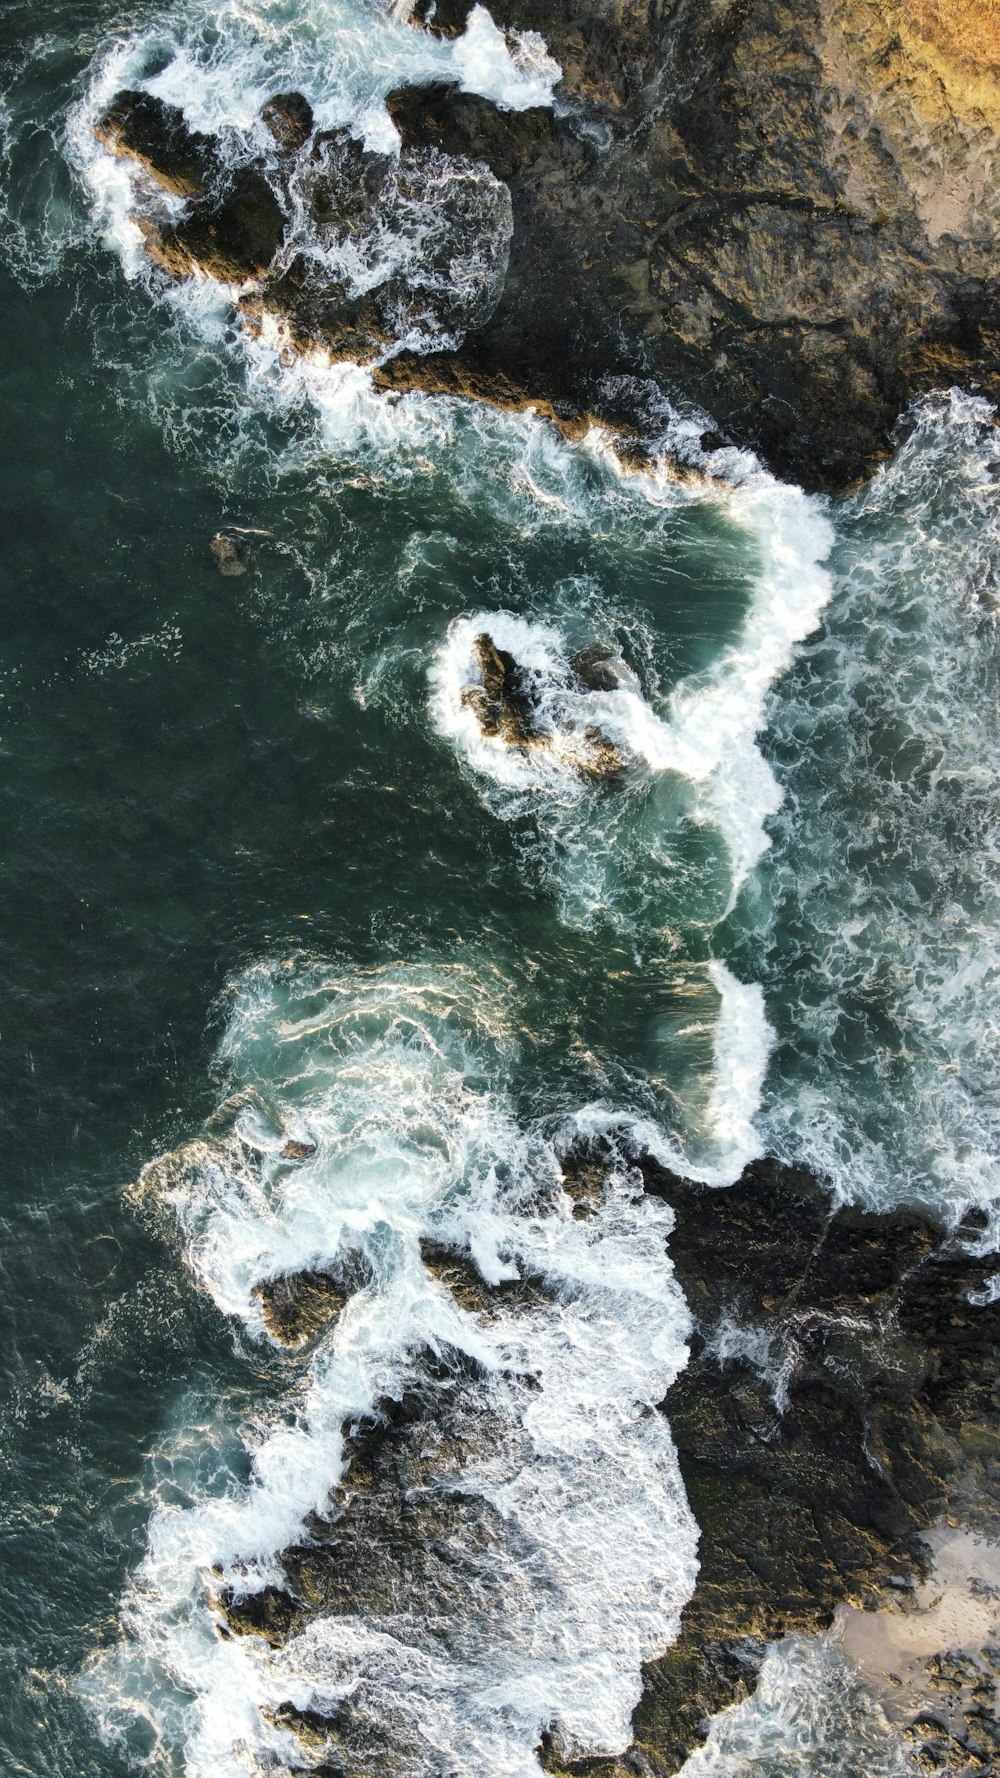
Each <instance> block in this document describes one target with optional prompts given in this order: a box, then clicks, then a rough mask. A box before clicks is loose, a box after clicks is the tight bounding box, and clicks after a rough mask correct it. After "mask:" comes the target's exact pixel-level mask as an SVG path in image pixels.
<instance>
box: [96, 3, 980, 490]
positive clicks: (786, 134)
mask: <svg viewBox="0 0 1000 1778" xmlns="http://www.w3.org/2000/svg"><path fill="white" fill-rule="evenodd" d="M469 10H470V9H469V6H468V4H467V3H466V0H441V4H439V5H437V6H436V7H433V8H431V7H430V6H427V7H426V8H424V14H425V16H426V26H425V27H423V28H428V29H431V30H434V31H437V32H452V33H454V32H456V31H458V30H459V29H460V28H462V27H463V26H464V24H465V21H466V19H467V16H468V12H469ZM958 10H963V11H964V12H966V13H969V14H970V15H971V14H976V16H977V17H978V16H979V14H980V13H981V12H982V8H981V7H977V6H975V5H974V4H973V0H968V4H967V5H966V6H965V7H964V8H959V9H958ZM953 14H956V8H955V7H954V6H952V8H951V11H950V12H947V9H945V11H942V9H941V8H935V7H933V6H931V5H930V4H927V5H920V6H916V5H906V4H902V3H900V0H896V3H895V4H890V5H889V6H885V7H879V8H876V7H875V6H874V5H873V4H871V3H870V0H810V3H809V4H808V5H807V6H805V7H804V8H803V7H801V6H799V7H795V8H791V7H789V6H787V5H785V4H782V3H781V0H715V3H714V4H713V5H711V6H705V5H703V4H698V5H695V4H694V0H677V3H674V4H665V5H659V4H658V5H656V6H655V7H653V8H651V9H645V8H635V9H633V8H630V7H628V6H626V5H624V4H611V3H610V0H574V4H572V5H570V4H568V0H560V3H558V4H555V5H550V4H547V5H545V6H542V5H541V4H539V0H509V3H508V4H507V5H506V6H505V7H504V6H502V7H500V9H499V11H498V12H497V14H496V16H497V19H498V22H499V23H500V24H501V25H502V26H504V27H509V28H511V29H520V30H523V29H533V30H537V31H539V32H541V33H542V34H543V35H544V37H545V40H546V42H547V44H548V45H549V47H550V49H551V51H552V53H553V54H554V56H555V57H556V58H557V59H558V61H559V63H560V65H561V67H562V69H563V77H562V80H561V82H560V83H559V86H558V88H557V91H556V104H555V107H554V108H553V109H549V108H547V107H537V108H534V109H530V110H527V111H509V110H501V109H500V108H498V107H497V106H496V105H495V104H493V103H492V102H490V101H489V100H486V99H482V98H478V97H476V96H474V95H472V94H468V93H464V92H462V91H460V90H459V88H458V86H457V85H450V86H449V85H440V84H438V85H432V86H424V87H409V88H405V89H402V90H400V91H398V92H396V93H394V94H391V95H390V96H389V99H388V108H389V111H390V113H391V115H392V117H393V120H394V122H395V124H396V126H397V128H398V130H399V132H400V137H401V141H402V153H401V155H400V157H399V158H398V159H396V160H393V157H391V156H385V155H375V154H370V153H368V152H367V151H366V150H365V149H364V148H363V146H362V144H361V143H360V142H358V141H357V140H356V139H355V138H354V137H352V136H351V135H350V134H349V132H348V131H346V130H341V131H327V132H317V131H316V130H315V129H314V128H313V120H312V116H311V112H310V110H309V107H308V104H307V102H306V101H305V100H304V99H303V98H302V96H301V95H299V94H278V95H275V96H274V98H273V99H272V100H271V101H269V103H268V104H267V105H266V106H265V107H264V113H263V117H264V121H265V123H266V125H267V129H268V132H269V137H268V140H269V144H270V146H269V147H268V148H267V150H266V152H262V150H261V147H260V143H259V141H256V140H255V143H250V142H249V140H248V142H247V143H245V144H244V145H243V147H242V148H241V151H240V155H239V156H238V157H237V161H236V163H234V164H230V163H229V162H227V161H226V159H225V157H224V156H223V155H222V152H221V147H220V143H219V141H218V139H215V138H207V137H204V136H200V135H198V133H197V132H194V131H191V130H189V129H187V126H186V125H185V124H184V120H183V118H182V116H181V114H180V113H179V112H175V111H173V110H172V108H171V107H169V106H166V105H164V104H162V102H160V101H158V100H156V99H154V98H151V97H150V95H148V94H141V93H122V94H119V95H118V96H117V98H116V99H115V101H114V102H113V104H112V105H111V106H110V107H109V108H108V110H107V111H106V113H105V114H104V116H103V117H102V119H101V120H100V121H99V123H98V125H97V133H98V136H99V137H100V139H101V140H102V141H103V142H104V143H105V144H106V145H107V146H108V147H109V148H111V149H112V150H113V151H115V152H117V153H120V154H123V155H126V156H130V157H131V158H132V159H133V160H135V161H136V162H137V163H138V164H139V165H140V166H141V167H142V169H143V172H144V176H145V177H146V178H147V180H148V181H149V192H155V189H156V188H158V189H159V190H160V191H161V192H162V191H167V192H169V193H171V194H172V195H173V197H174V198H182V199H184V200H185V201H186V202H187V204H188V206H189V209H188V214H187V215H186V216H185V217H184V218H182V219H180V220H178V219H177V217H176V215H175V214H173V213H171V214H169V215H166V216H165V215H164V214H163V213H162V212H161V211H159V210H158V206H157V201H156V199H155V195H154V196H153V197H152V198H150V195H149V192H148V193H147V197H146V200H144V202H143V203H142V204H141V205H140V208H139V211H138V212H137V219H138V221H139V225H140V227H141V229H142V232H143V236H144V240H145V244H146V247H147V251H148V252H149V253H150V254H151V256H152V257H153V258H155V259H156V260H157V261H158V262H159V263H160V264H161V265H162V266H163V267H164V268H165V270H167V271H168V272H169V273H170V274H171V275H173V276H187V275H189V274H190V273H191V272H192V271H200V272H201V273H203V274H205V275H208V276H212V277H217V278H220V279H221V280H222V281H223V282H226V283H229V284H232V285H233V286H234V300H236V301H238V303H239V306H240V309H241V310H242V312H243V314H244V318H245V319H246V321H247V323H248V325H249V326H251V327H254V328H257V329H262V328H266V327H268V326H273V327H275V328H276V329H277V332H278V334H279V335H280V338H281V340H282V341H283V343H284V345H285V347H286V349H289V350H292V351H300V352H303V351H304V352H314V351H318V352H321V353H323V354H324V355H325V356H327V357H329V358H331V359H337V358H352V359H357V360H360V361H361V362H366V363H370V364H372V365H373V367H374V379H375V383H376V386H377V387H378V388H379V389H382V390H397V391H406V390H412V389H421V390H425V391H430V392H440V393H447V394H457V395H465V396H469V397H472V398H475V399H479V400H484V401H489V402H493V403H496V404H498V405H501V406H508V407H524V406H528V405H531V406H534V407H536V408H537V409H539V410H540V411H541V412H543V413H545V414H547V415H548V416H549V417H550V418H551V419H552V420H553V421H554V422H555V423H556V424H557V425H558V426H560V427H561V428H562V430H564V431H565V432H567V433H568V434H569V435H571V436H574V435H579V434H580V433H581V432H582V431H583V430H584V429H585V428H586V426H587V425H588V424H589V423H590V421H591V420H592V419H598V420H600V421H601V422H603V423H604V424H606V425H609V426H612V427H616V428H619V429H621V430H622V431H625V432H627V433H632V434H635V435H636V436H638V437H640V438H641V437H649V436H651V435H652V434H654V433H655V432H656V431H657V430H658V429H660V428H661V427H662V397H663V396H664V395H666V396H667V397H669V398H670V399H671V400H673V401H675V402H679V403H681V404H682V405H683V404H688V405H690V404H692V403H693V404H695V406H696V407H697V408H699V409H700V410H702V411H704V412H705V413H709V414H711V415H712V416H713V417H714V421H715V423H716V425H717V426H718V427H719V428H720V429H721V431H720V434H719V436H720V438H722V437H724V438H726V439H729V440H731V441H732V442H735V443H737V444H740V445H748V446H752V447H753V448H754V449H756V450H758V451H759V452H760V453H761V455H762V456H763V458H764V459H765V461H766V462H767V463H768V464H769V465H770V466H771V467H772V468H773V469H774V470H775V472H776V473H778V474H779V475H781V476H783V477H785V478H788V479H792V480H795V481H797V482H799V483H801V484H802V485H803V486H804V487H806V488H807V489H818V488H822V489H828V490H831V491H840V490H843V489H845V488H847V487H849V486H851V485H852V484H853V483H855V482H856V481H857V480H858V479H859V478H862V477H864V476H865V475H867V474H869V473H870V472H871V470H872V469H873V468H874V467H875V465H876V464H877V463H878V462H879V460H880V459H881V458H882V457H883V456H884V455H885V454H886V452H887V451H888V449H889V448H890V442H891V439H892V435H893V432H894V428H895V426H896V423H897V420H898V417H899V415H900V414H902V413H903V412H904V411H905V409H906V407H907V405H908V403H909V402H910V401H911V400H912V399H913V397H914V396H915V395H917V394H919V393H920V392H921V391H923V390H927V389H931V388H940V387H942V386H948V385H949V384H952V383H955V382H961V383H962V384H963V385H964V386H966V387H969V386H975V387H981V388H982V389H983V390H984V392H985V393H986V394H988V395H991V396H993V395H997V394H998V393H1000V265H998V261H997V256H996V249H995V240H996V234H997V228H998V225H1000V178H998V173H1000V149H998V142H1000V135H998V128H1000V78H998V74H997V66H998V64H997V62H996V60H993V61H991V60H990V56H991V55H993V53H994V49H995V46H993V48H991V44H992V38H991V37H990V35H989V33H988V32H987V33H986V34H985V35H984V36H983V38H982V49H981V50H980V51H979V52H977V51H976V49H975V47H974V44H975V38H974V34H973V33H972V32H971V31H966V32H965V33H964V34H963V33H962V32H961V31H959V30H958V29H957V27H956V24H955V18H954V17H953V16H952V15H953ZM413 22H414V26H415V28H422V27H421V26H420V22H419V20H418V19H417V18H416V17H414V20H413ZM255 157H256V159H255ZM442 157H444V159H442ZM446 165H449V166H450V167H451V169H452V180H453V189H452V190H451V191H450V192H448V193H445V192H444V189H443V187H442V184H441V174H442V169H443V167H444V166H446ZM414 203H416V204H421V205H425V206H430V207H431V208H432V209H433V208H434V206H437V213H438V214H439V216H440V217H441V218H442V219H443V225H444V223H446V224H447V228H446V229H445V234H442V235H441V236H440V238H438V240H437V241H436V242H434V241H432V242H431V243H430V247H429V250H428V256H427V261H426V264H424V265H423V266H422V267H418V268H417V270H416V272H415V273H414V272H413V268H412V267H411V269H410V273H409V275H407V276H405V277H404V276H402V275H400V274H399V273H398V272H397V274H395V275H393V274H391V273H390V274H388V275H387V276H386V279H385V281H384V282H383V283H382V284H376V285H375V286H374V287H373V288H370V289H366V290H365V291H364V292H363V293H358V292H356V291H352V289H351V287H350V283H349V281H346V282H345V280H344V279H343V278H342V277H338V276H337V275H335V274H334V273H333V272H331V270H330V266H329V263H328V262H326V261H324V260H323V256H322V254H319V255H317V254H316V253H315V252H312V251H311V250H309V248H308V247H306V249H305V250H304V249H303V246H302V243H301V241H300V240H299V239H298V238H297V236H296V228H298V227H299V225H300V224H301V219H302V215H303V213H304V211H305V212H308V214H309V215H310V217H311V227H312V230H313V232H314V234H315V233H316V232H317V231H318V235H319V237H320V238H321V239H322V240H325V241H327V242H329V241H331V240H333V241H336V240H337V239H343V238H346V237H348V236H350V235H352V234H354V235H357V234H358V233H362V234H363V233H364V232H365V230H366V229H370V228H371V227H373V226H374V224H375V222H376V221H377V220H378V219H379V218H381V219H382V221H383V222H384V221H385V218H386V217H387V216H389V217H390V218H396V219H397V220H398V217H399V214H400V211H401V208H402V210H403V211H405V210H406V207H407V206H408V205H409V206H411V207H412V205H413V204H414ZM449 204H450V205H451V206H452V208H451V211H450V212H449V211H448V205H449ZM303 206H304V210H303ZM296 218H297V219H298V220H297V221H296ZM447 234H450V237H451V238H450V240H449V239H446V238H445V235H447ZM484 243H485V244H486V245H485V248H484ZM456 251H457V252H458V253H459V254H461V253H462V252H463V251H465V252H466V253H467V255H468V261H467V262H468V265H470V266H471V265H477V266H479V268H480V272H481V273H482V276H481V277H480V284H479V287H478V288H476V289H475V290H473V291H472V294H471V298H470V293H469V281H468V279H467V278H464V279H460V280H458V281H456V280H455V279H454V278H452V277H450V274H449V260H452V261H453V260H454V257H455V254H456ZM484 267H485V268H487V269H486V270H484ZM460 286H461V290H462V294H461V295H459V294H458V292H459V288H460ZM442 340H444V341H445V342H446V344H445V345H444V346H442V345H441V343H440V342H441V341H442ZM401 346H402V349H400V347H401Z"/></svg>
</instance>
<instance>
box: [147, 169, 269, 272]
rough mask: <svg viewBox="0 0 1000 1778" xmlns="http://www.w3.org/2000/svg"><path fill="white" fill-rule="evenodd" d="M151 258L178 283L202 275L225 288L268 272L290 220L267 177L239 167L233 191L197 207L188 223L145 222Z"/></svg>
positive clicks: (220, 193)
mask: <svg viewBox="0 0 1000 1778" xmlns="http://www.w3.org/2000/svg"><path fill="white" fill-rule="evenodd" d="M139 227H140V229H141V230H142V236H143V242H144V245H145V248H146V251H147V253H148V254H149V255H150V257H151V258H152V259H155V260H156V261H157V263H158V264H159V265H162V266H163V268H164V270H165V271H168V272H170V274H171V275H172V276H173V277H175V278H184V277H187V276H188V274H189V273H190V272H193V271H199V272H202V273H203V274H204V275H205V276H206V277H209V278H217V279H218V280H219V282H220V283H222V284H243V283H245V282H246V280H247V279H248V278H255V277H259V275H260V274H261V273H262V272H266V270H267V268H268V266H269V265H270V263H271V261H272V259H273V258H274V256H275V254H276V253H277V251H278V248H279V247H280V245H281V241H282V237H283V235H284V232H285V218H284V214H283V212H282V209H281V206H280V204H279V203H278V200H277V198H276V197H275V195H274V192H273V191H272V190H271V187H270V185H269V184H268V182H267V180H266V179H265V178H264V176H263V174H262V173H259V172H257V171H256V169H255V168H253V167H239V168H237V169H236V171H235V172H234V173H233V174H232V175H231V177H230V179H229V182H228V186H227V187H226V188H225V189H223V190H221V191H217V192H215V193H213V195H211V196H210V197H208V198H205V199H203V200H202V201H201V202H199V203H196V204H195V205H193V207H192V210H191V214H190V216H188V217H186V218H185V219H184V221H182V222H178V223H174V224H164V223H160V222H157V221H154V220H153V219H151V218H140V221H139Z"/></svg>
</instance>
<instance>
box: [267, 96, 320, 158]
mask: <svg viewBox="0 0 1000 1778" xmlns="http://www.w3.org/2000/svg"><path fill="white" fill-rule="evenodd" d="M260 115H261V119H262V121H263V122H264V123H265V124H266V125H267V128H268V129H269V130H270V132H271V135H272V136H273V137H274V140H275V141H276V142H277V144H278V147H279V148H283V149H284V150H285V152H286V153H287V154H296V153H297V152H298V150H299V149H300V148H304V147H305V145H306V143H307V142H308V140H309V138H310V136H311V135H312V132H313V111H312V106H311V105H310V103H309V100H308V99H306V98H304V97H303V95H302V94H301V93H275V95H274V98H273V99H268V101H267V104H266V105H265V106H264V107H263V109H262V111H261V114H260Z"/></svg>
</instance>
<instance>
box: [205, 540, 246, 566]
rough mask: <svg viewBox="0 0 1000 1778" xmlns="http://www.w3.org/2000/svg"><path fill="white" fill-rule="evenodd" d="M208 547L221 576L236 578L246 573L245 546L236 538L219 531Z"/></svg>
mask: <svg viewBox="0 0 1000 1778" xmlns="http://www.w3.org/2000/svg"><path fill="white" fill-rule="evenodd" d="M208 547H209V549H210V550H211V552H212V554H213V556H214V557H215V566H216V567H217V568H218V570H219V573H220V574H225V575H227V576H235V575H237V574H245V573H246V571H247V565H246V561H245V559H244V554H243V546H242V544H241V543H238V542H237V540H236V538H235V537H230V536H228V535H227V533H226V532H225V531H217V532H216V533H215V536H214V537H213V538H212V540H211V542H210V544H209V546H208Z"/></svg>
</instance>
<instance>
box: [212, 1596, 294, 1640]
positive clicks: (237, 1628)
mask: <svg viewBox="0 0 1000 1778" xmlns="http://www.w3.org/2000/svg"><path fill="white" fill-rule="evenodd" d="M216 1604H217V1606H218V1609H219V1610H220V1612H221V1613H222V1616H223V1619H224V1623H225V1627H226V1630H227V1632H228V1633H229V1634H230V1635H234V1636H259V1637H260V1638H261V1640H262V1641H263V1642H267V1643H270V1645H271V1647H272V1648H280V1647H281V1646H282V1644H283V1643H285V1642H287V1640H288V1638H289V1636H290V1635H291V1633H292V1631H293V1630H295V1629H297V1628H298V1626H299V1624H300V1623H301V1621H302V1617H303V1613H302V1608H301V1606H300V1605H299V1603H298V1601H297V1600H295V1599H293V1598H292V1596H291V1594H290V1593H288V1592H287V1591H286V1590H285V1588H284V1587H272V1586H268V1587H261V1589H260V1591H259V1592H257V1593H247V1594H245V1595H244V1596H242V1597H239V1596H237V1594H236V1593H234V1592H233V1591H232V1590H231V1589H227V1590H224V1591H223V1592H222V1593H220V1595H219V1597H218V1599H217V1600H216Z"/></svg>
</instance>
